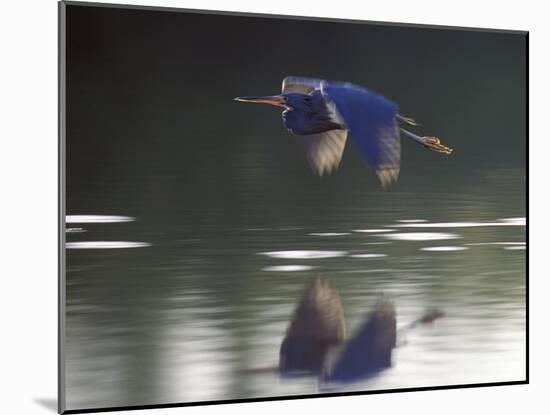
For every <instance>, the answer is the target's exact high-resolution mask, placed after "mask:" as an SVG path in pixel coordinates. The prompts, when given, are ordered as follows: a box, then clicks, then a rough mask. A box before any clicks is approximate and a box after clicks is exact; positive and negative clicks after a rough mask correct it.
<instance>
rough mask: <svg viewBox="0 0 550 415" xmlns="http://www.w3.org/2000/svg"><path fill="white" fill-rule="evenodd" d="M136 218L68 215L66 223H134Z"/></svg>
mask: <svg viewBox="0 0 550 415" xmlns="http://www.w3.org/2000/svg"><path fill="white" fill-rule="evenodd" d="M135 220H136V218H133V217H131V216H113V215H67V216H66V217H65V223H116V222H133V221H135Z"/></svg>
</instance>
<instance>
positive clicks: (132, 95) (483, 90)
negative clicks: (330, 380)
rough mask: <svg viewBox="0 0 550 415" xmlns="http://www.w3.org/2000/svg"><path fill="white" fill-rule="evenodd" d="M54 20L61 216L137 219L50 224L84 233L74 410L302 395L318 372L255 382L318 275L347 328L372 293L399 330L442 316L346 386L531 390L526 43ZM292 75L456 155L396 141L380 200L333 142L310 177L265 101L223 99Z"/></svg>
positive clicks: (72, 250) (148, 20)
mask: <svg viewBox="0 0 550 415" xmlns="http://www.w3.org/2000/svg"><path fill="white" fill-rule="evenodd" d="M68 19H69V20H68V39H69V41H68V78H67V86H68V114H67V116H68V125H67V166H66V167H67V173H66V175H67V176H66V177H67V194H66V196H67V214H68V215H122V216H127V217H129V218H131V220H130V219H129V220H128V221H125V222H121V221H113V222H110V223H93V221H90V220H89V218H88V219H86V218H81V217H80V218H76V219H75V221H76V222H75V223H70V224H67V227H73V228H74V227H79V228H82V230H84V231H85V232H82V233H68V234H67V242H68V245H67V248H68V249H67V304H66V305H67V307H66V310H67V315H66V321H67V326H66V363H67V368H66V380H67V407H68V409H76V408H89V407H105V406H120V405H146V404H159V403H170V402H187V401H201V400H213V399H232V398H246V397H258V396H275V395H287V394H288V395H292V394H309V393H317V392H318V383H317V381H316V379H313V378H305V379H299V380H291V381H290V380H281V379H280V378H279V377H278V376H277V375H276V374H274V373H270V372H261V371H255V369H261V368H266V367H275V366H277V363H278V350H279V346H280V342H281V340H282V338H283V336H284V333H285V329H286V326H287V324H288V322H289V318H290V316H291V313H292V310H293V308H294V306H295V304H296V302H297V300H298V298H299V296H300V294H301V290H302V288H303V286H304V284H305V283H306V282H307V281H308V280H309V279H310V278H311V277H312V276H315V275H321V276H323V277H326V278H329V279H330V280H331V281H332V282H333V284H334V285H335V286H336V287H337V288H338V289H339V291H340V294H341V297H342V301H343V305H344V308H345V312H346V318H347V321H348V329H349V331H350V332H351V333H353V332H354V331H355V329H356V328H357V327H358V326H359V325H360V323H361V322H362V321H363V318H364V317H365V315H366V313H368V312H369V311H370V310H371V309H372V307H373V305H374V304H375V302H376V300H377V298H378V297H379V295H380V294H382V293H384V294H386V295H388V296H390V298H391V299H392V300H393V301H394V303H395V305H396V310H397V324H398V327H404V326H406V325H407V324H409V323H411V322H412V321H414V320H415V319H417V318H418V317H420V315H422V313H423V312H424V311H425V310H426V309H427V308H433V307H438V308H441V309H442V310H444V311H445V313H446V316H445V318H443V319H441V320H438V321H437V323H436V324H435V325H434V326H426V327H420V328H417V329H415V330H413V331H410V332H408V333H407V334H406V335H405V336H403V337H402V338H401V339H400V341H399V344H400V346H399V347H398V348H397V349H396V350H395V353H394V355H393V366H392V367H391V368H389V369H387V370H386V371H384V372H382V373H381V374H380V375H379V376H377V377H375V378H373V379H369V380H368V381H364V382H359V383H358V384H354V385H349V388H350V389H358V390H371V389H392V388H402V387H418V386H434V385H453V384H464V383H478V382H497V381H512V380H522V379H524V378H525V352H526V351H525V340H526V338H525V285H526V274H525V262H526V261H525V252H526V251H525V242H526V235H525V234H526V228H525V216H526V210H525V188H526V177H525V175H526V172H525V157H526V153H525V144H526V135H525V122H526V120H525V65H524V62H525V60H524V58H525V39H524V38H523V37H522V36H520V35H511V34H494V33H475V32H461V31H456V30H455V31H442V30H435V29H433V30H426V29H413V28H406V29H405V28H398V27H381V26H368V25H357V24H354V25H349V26H347V25H340V24H336V23H319V22H301V23H299V22H295V21H292V20H269V19H259V18H255V19H252V18H243V17H239V18H232V17H220V16H210V17H205V16H200V15H187V14H170V13H158V12H143V11H141V12H135V11H134V12H132V11H126V12H124V13H123V12H121V11H119V10H115V9H93V8H88V7H84V8H82V7H70V8H69V13H68ZM283 34H284V35H283ZM289 39H292V42H290V41H289ZM288 74H296V75H310V76H317V77H322V78H327V79H342V80H349V81H353V82H356V83H358V84H362V85H365V86H367V87H370V88H372V89H374V90H376V91H379V92H381V93H383V94H385V95H387V96H388V97H390V98H392V99H394V100H395V101H397V102H398V103H399V104H400V106H401V108H402V111H403V113H404V114H406V115H409V116H414V117H415V118H416V119H418V120H419V121H420V122H421V124H422V127H420V129H419V132H421V133H426V134H433V135H438V136H440V137H441V138H442V141H443V143H444V144H446V145H449V146H451V147H453V148H454V149H455V153H454V154H453V156H452V157H445V156H442V155H439V154H435V153H432V152H428V151H426V150H425V149H423V148H421V147H419V146H418V145H416V144H414V143H412V142H408V141H403V149H402V160H403V161H402V168H401V177H400V179H399V182H398V183H397V184H396V185H395V186H393V187H391V188H390V189H388V190H385V191H384V190H382V189H380V187H379V185H378V184H377V182H376V179H375V176H374V175H373V174H371V173H370V172H369V170H368V167H367V166H366V165H365V163H364V162H363V161H362V160H361V159H360V157H359V155H358V154H357V153H356V152H355V151H354V148H353V143H351V142H349V143H348V146H347V148H346V151H345V154H344V158H343V162H342V164H341V166H340V168H339V170H338V171H337V172H336V173H335V174H333V175H332V176H325V177H323V178H322V179H320V178H317V177H314V176H313V175H312V174H311V172H310V171H309V169H308V167H307V165H306V163H305V161H304V160H302V158H301V155H300V153H299V151H298V150H297V148H296V143H294V142H293V138H292V137H291V136H290V135H289V134H288V133H287V132H286V131H285V129H284V127H283V126H282V123H281V119H280V114H279V113H278V111H277V110H274V109H270V108H264V107H258V108H256V107H255V106H252V105H242V104H238V103H235V102H233V101H232V98H233V97H235V96H239V95H256V94H272V93H277V92H278V89H279V87H280V81H281V79H282V78H283V77H284V76H285V75H288ZM404 140H405V139H404ZM96 219H97V217H96ZM411 221H412V222H411ZM89 242H101V244H99V245H92V246H90V245H87V244H86V243H89ZM103 242H110V243H111V244H112V245H108V244H104V243H103ZM82 243H84V244H82ZM129 243H141V244H137V245H134V246H131V244H129ZM78 248H88V249H78ZM90 248H91V249H90ZM426 248H427V249H426ZM434 248H435V250H434Z"/></svg>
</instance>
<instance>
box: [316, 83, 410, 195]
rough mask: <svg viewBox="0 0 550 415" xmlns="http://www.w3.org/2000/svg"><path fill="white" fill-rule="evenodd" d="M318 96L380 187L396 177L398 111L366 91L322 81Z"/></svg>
mask: <svg viewBox="0 0 550 415" xmlns="http://www.w3.org/2000/svg"><path fill="white" fill-rule="evenodd" d="M321 92H322V93H323V96H324V97H325V99H326V101H327V105H329V106H330V105H333V106H334V107H335V109H336V110H337V112H338V113H339V116H340V117H342V119H343V120H344V121H345V124H346V127H347V128H348V129H349V130H350V131H351V135H352V138H353V141H354V143H355V144H356V145H357V147H358V148H359V150H360V152H361V154H362V155H363V156H364V157H365V158H366V160H367V162H368V163H369V166H370V167H371V168H372V169H373V170H374V171H375V173H376V175H377V176H378V178H379V180H380V182H381V184H382V186H383V187H385V186H387V185H389V184H391V183H393V182H395V181H396V180H397V177H398V176H399V165H400V160H401V142H400V137H399V129H398V126H397V121H396V118H395V117H396V114H397V112H398V107H397V105H396V104H395V103H393V102H392V101H390V100H388V99H386V98H384V97H382V96H380V95H377V94H375V93H373V92H371V91H369V90H368V89H365V88H362V87H359V86H356V85H353V84H350V83H341V82H332V81H322V82H321Z"/></svg>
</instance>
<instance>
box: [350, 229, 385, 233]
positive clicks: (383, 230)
mask: <svg viewBox="0 0 550 415" xmlns="http://www.w3.org/2000/svg"><path fill="white" fill-rule="evenodd" d="M353 232H359V233H386V232H395V229H353Z"/></svg>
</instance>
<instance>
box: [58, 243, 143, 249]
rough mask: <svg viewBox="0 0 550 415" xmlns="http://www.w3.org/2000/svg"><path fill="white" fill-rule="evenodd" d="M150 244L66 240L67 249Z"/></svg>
mask: <svg viewBox="0 0 550 415" xmlns="http://www.w3.org/2000/svg"><path fill="white" fill-rule="evenodd" d="M148 246H151V244H150V243H149V242H129V241H83V242H67V243H66V244H65V247H66V248H67V249H122V248H144V247H148Z"/></svg>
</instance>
